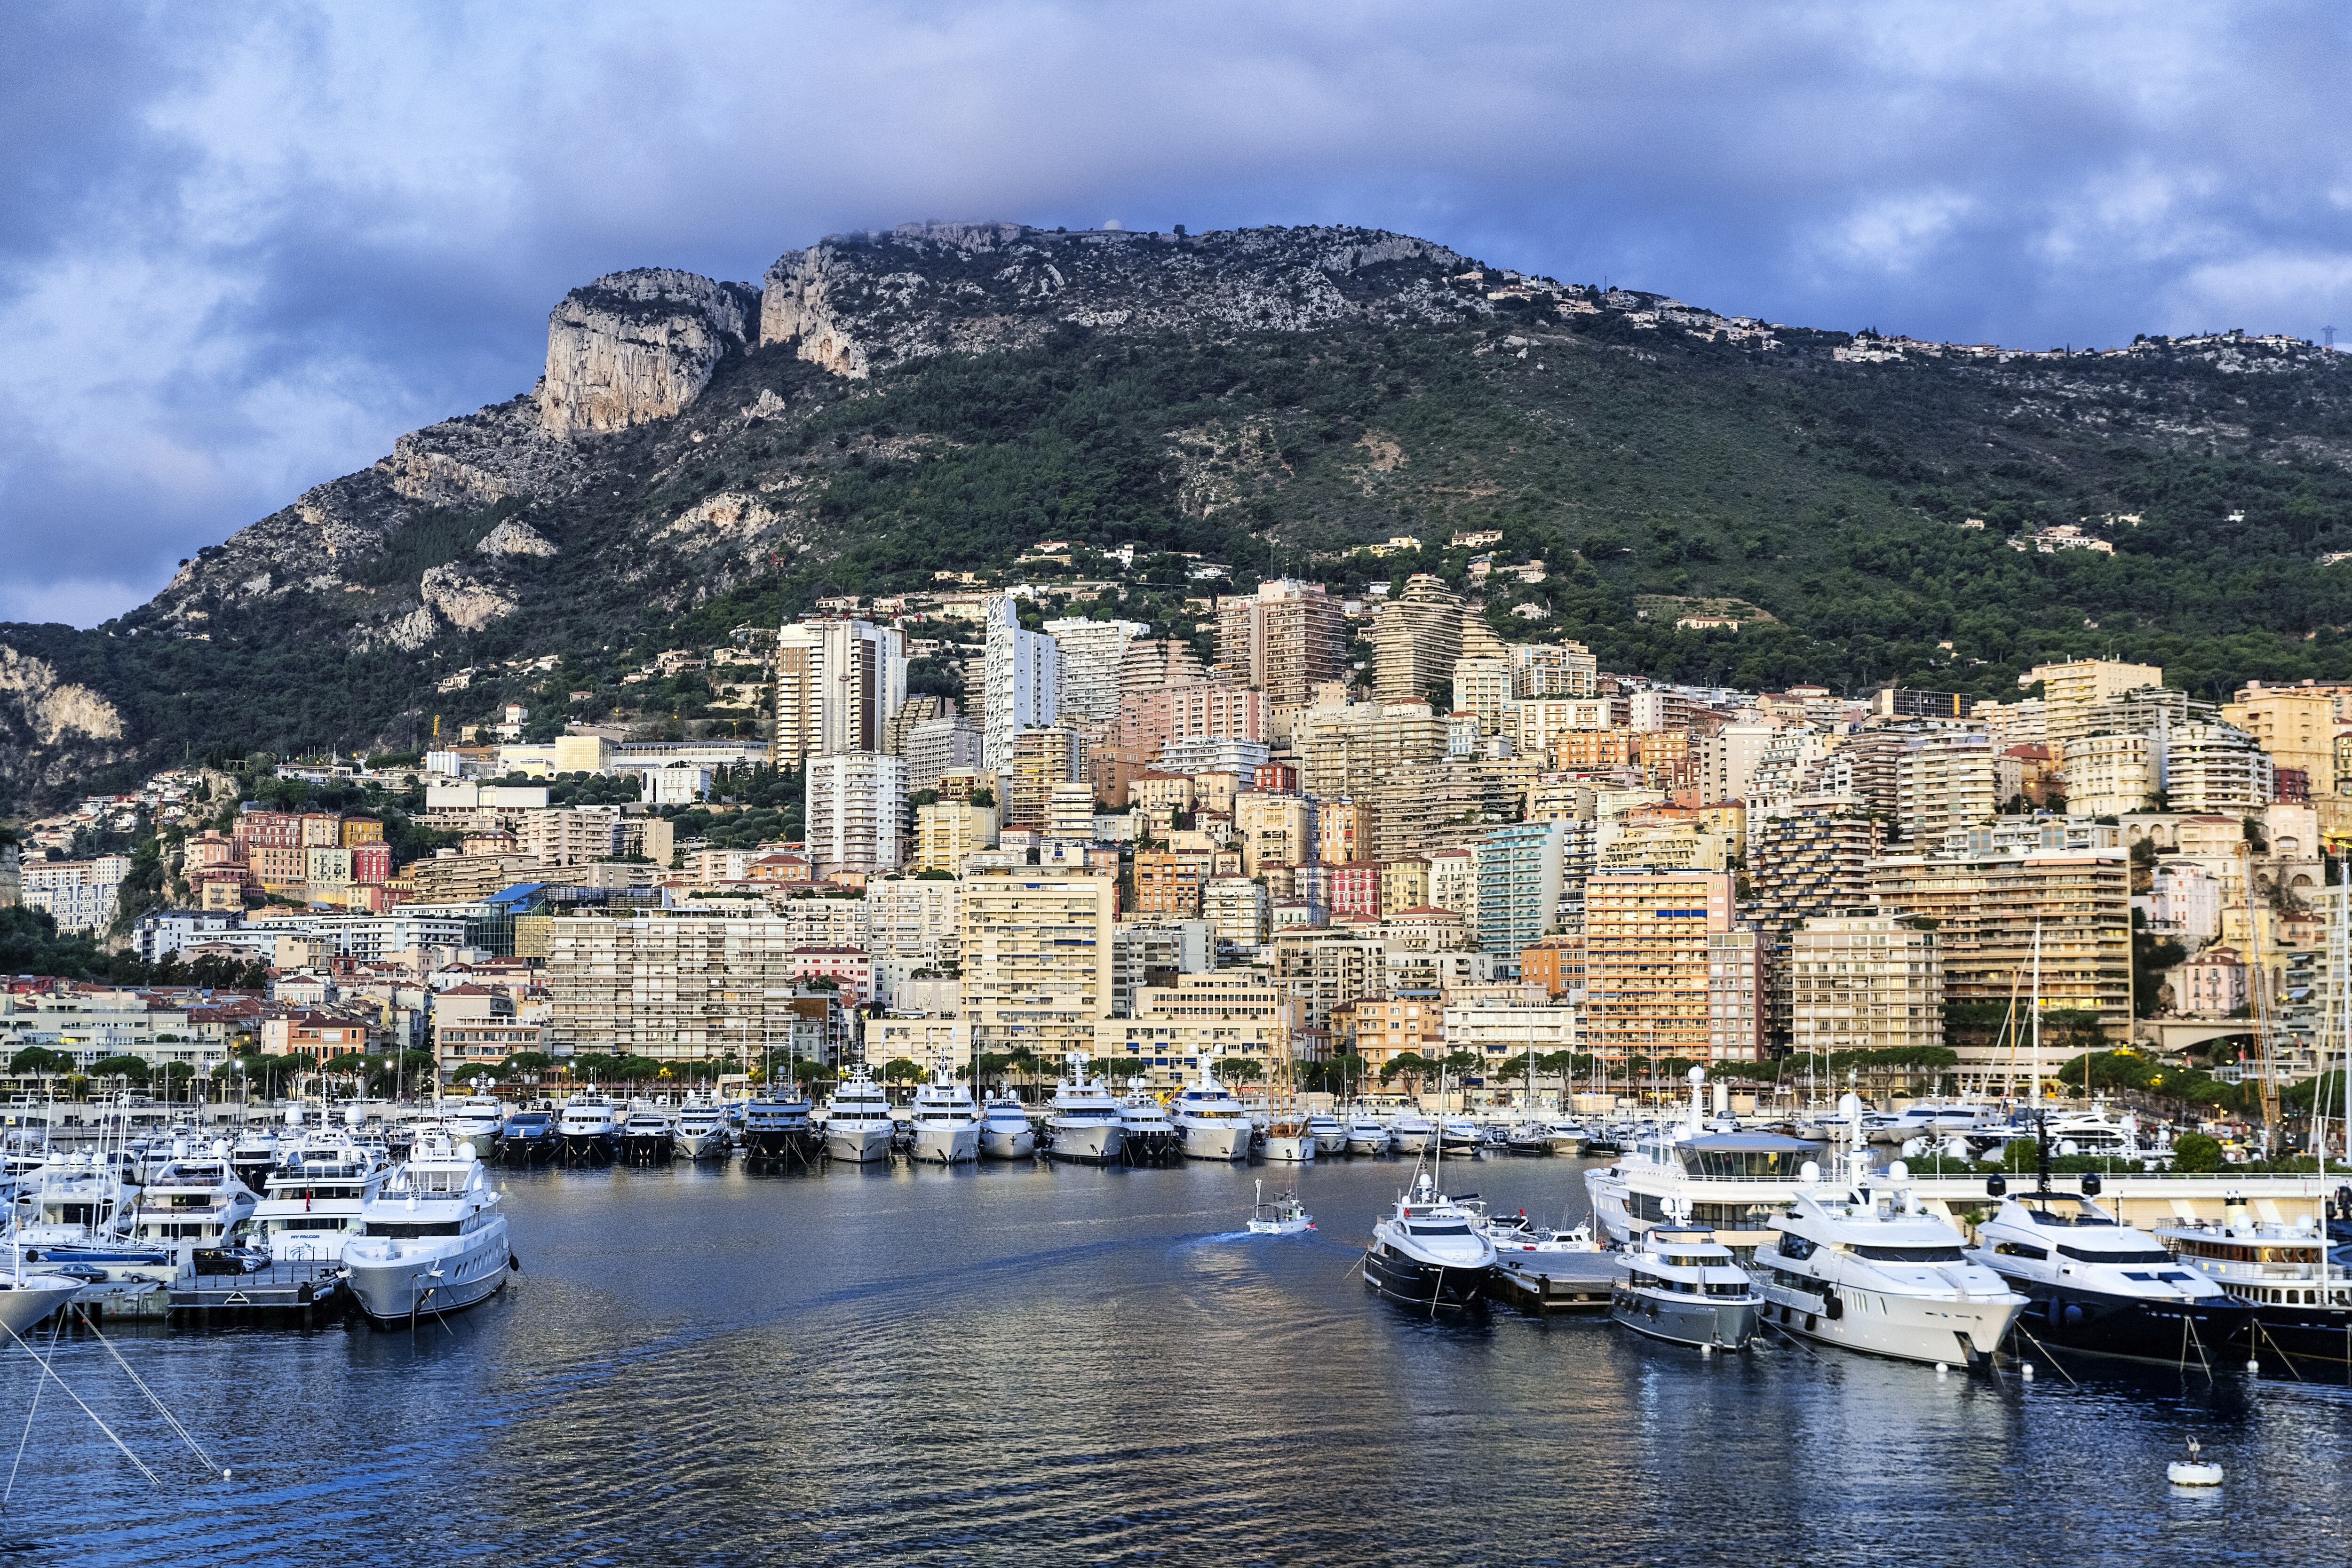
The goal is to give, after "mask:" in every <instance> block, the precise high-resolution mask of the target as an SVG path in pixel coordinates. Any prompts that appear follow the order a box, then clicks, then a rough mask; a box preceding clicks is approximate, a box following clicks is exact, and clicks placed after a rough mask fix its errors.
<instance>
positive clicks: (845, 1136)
mask: <svg viewBox="0 0 2352 1568" xmlns="http://www.w3.org/2000/svg"><path fill="white" fill-rule="evenodd" d="M893 1136H894V1130H893V1129H891V1128H887V1127H864V1126H860V1127H828V1128H826V1129H825V1130H824V1152H825V1153H826V1154H827V1155H829V1156H830V1157H832V1158H833V1159H835V1160H846V1161H848V1162H849V1163H851V1164H853V1165H868V1164H872V1163H874V1162H875V1161H877V1160H887V1159H888V1158H889V1157H890V1140H891V1138H892V1137H893Z"/></svg>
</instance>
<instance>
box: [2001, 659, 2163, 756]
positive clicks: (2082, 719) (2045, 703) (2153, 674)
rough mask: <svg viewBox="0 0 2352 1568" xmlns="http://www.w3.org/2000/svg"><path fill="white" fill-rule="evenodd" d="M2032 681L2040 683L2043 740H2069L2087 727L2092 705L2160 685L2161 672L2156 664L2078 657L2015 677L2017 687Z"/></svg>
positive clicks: (2043, 665)
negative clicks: (2128, 692)
mask: <svg viewBox="0 0 2352 1568" xmlns="http://www.w3.org/2000/svg"><path fill="white" fill-rule="evenodd" d="M2036 681H2040V682H2041V683H2042V732H2043V736H2044V738H2045V739H2047V740H2050V741H2071V740H2073V739H2074V738H2075V737H2076V736H2078V735H2081V734H2083V733H2084V732H2085V731H2086V730H2087V729H2088V728H2089V725H2090V721H2091V719H2092V711H2091V710H2092V707H2093V705H2094V704H2095V703H2099V702H2104V701H2106V700H2109V699H2111V698H2116V697H2121V696H2123V695H2124V694H2125V693H2126V692H2127V691H2135V690H2137V689H2139V688H2141V687H2144V686H2162V685H2163V684H2164V669H2163V667H2162V666H2160V665H2153V664H2125V663H2122V662H2120V661H2118V660H2116V659H2106V658H2082V659H2075V660H2074V661H2073V662H2072V663H2068V664H2041V665H2036V666H2034V667H2033V668H2032V669H2029V670H2027V671H2026V672H2025V673H2024V674H2023V675H2021V676H2019V677H2018V678H2017V684H2018V685H2019V686H2021V687H2027V686H2032V684H2034V682H2036ZM2012 743H2014V742H2012Z"/></svg>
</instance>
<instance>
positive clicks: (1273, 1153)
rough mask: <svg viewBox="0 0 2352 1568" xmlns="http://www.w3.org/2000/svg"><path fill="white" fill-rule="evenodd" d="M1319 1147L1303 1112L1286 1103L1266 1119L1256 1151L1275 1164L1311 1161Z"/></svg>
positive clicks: (1313, 1129)
mask: <svg viewBox="0 0 2352 1568" xmlns="http://www.w3.org/2000/svg"><path fill="white" fill-rule="evenodd" d="M1321 1148H1322V1144H1321V1142H1320V1141H1319V1140H1318V1138H1317V1137H1316V1136H1315V1128H1314V1125H1313V1124H1312V1123H1311V1122H1309V1121H1307V1115H1306V1113H1305V1112H1304V1111H1302V1110H1299V1109H1298V1108H1297V1106H1295V1105H1291V1104H1288V1103H1285V1104H1283V1105H1282V1106H1280V1107H1278V1108H1276V1110H1275V1112H1274V1114H1273V1116H1272V1117H1270V1118H1269V1119H1268V1120H1267V1121H1266V1124H1265V1131H1264V1133H1263V1134H1262V1135H1261V1136H1260V1140H1259V1151H1260V1152H1262V1153H1264V1154H1265V1157H1266V1159H1267V1160H1268V1161H1270V1162H1271V1163H1275V1164H1277V1165H1305V1164H1311V1163H1314V1159H1315V1156H1316V1154H1317V1153H1318V1152H1319V1151H1320V1149H1321Z"/></svg>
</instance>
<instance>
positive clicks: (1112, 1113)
mask: <svg viewBox="0 0 2352 1568" xmlns="http://www.w3.org/2000/svg"><path fill="white" fill-rule="evenodd" d="M1045 1131H1046V1132H1047V1134H1048V1135H1049V1136H1050V1137H1051V1138H1052V1139H1053V1142H1052V1144H1051V1145H1050V1146H1049V1147H1048V1148H1047V1150H1046V1152H1048V1153H1049V1154H1051V1155H1052V1156H1053V1157H1054V1158H1055V1159H1056V1160H1076V1161H1078V1162H1080V1163H1084V1164H1089V1165H1100V1164H1107V1163H1109V1162H1111V1161H1113V1160H1116V1159H1118V1151H1119V1131H1120V1120H1119V1105H1118V1100H1113V1099H1112V1098H1111V1094H1110V1090H1109V1089H1106V1088H1105V1087H1103V1082H1102V1080H1101V1079H1094V1080H1092V1081H1088V1079H1087V1054H1086V1053H1085V1052H1084V1051H1072V1052H1071V1053H1070V1076H1069V1077H1067V1078H1066V1079H1061V1080H1060V1081H1059V1082H1057V1083H1055V1085H1054V1109H1053V1111H1052V1113H1051V1114H1050V1115H1048V1116H1047V1117H1046V1118H1045Z"/></svg>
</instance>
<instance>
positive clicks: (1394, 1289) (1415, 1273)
mask: <svg viewBox="0 0 2352 1568" xmlns="http://www.w3.org/2000/svg"><path fill="white" fill-rule="evenodd" d="M1478 1218H1479V1216H1478V1215H1476V1214H1475V1212H1474V1211H1472V1210H1470V1209H1467V1208H1465V1207H1463V1206H1462V1205H1460V1204H1458V1203H1456V1202H1455V1201H1454V1200H1453V1199H1452V1198H1449V1197H1447V1196H1445V1195H1444V1194H1442V1193H1440V1192H1439V1191H1438V1190H1437V1184H1436V1183H1435V1181H1434V1180H1433V1178H1432V1177H1431V1175H1430V1174H1429V1173H1427V1172H1425V1171H1420V1170H1416V1171H1415V1172H1414V1173H1413V1183H1412V1188H1411V1189H1410V1190H1409V1191H1407V1192H1403V1193H1400V1194H1397V1201H1396V1206H1395V1208H1393V1209H1392V1210H1391V1211H1390V1213H1389V1214H1388V1215H1385V1216H1384V1217H1383V1218H1381V1220H1380V1221H1379V1223H1377V1224H1376V1225H1374V1226H1372V1244H1371V1246H1370V1247H1368V1248H1367V1249H1366V1250H1365V1252H1364V1264H1363V1274H1364V1283H1365V1284H1366V1285H1367V1286H1369V1287H1370V1288H1371V1289H1374V1290H1376V1291H1378V1292H1380V1294H1381V1295H1383V1296H1386V1297H1387V1298H1388V1299H1389V1300H1392V1301H1401V1302H1403V1303H1404V1304H1405V1305H1407V1306H1410V1307H1415V1308H1425V1309H1427V1310H1428V1311H1429V1313H1430V1315H1431V1316H1433V1317H1434V1316H1435V1315H1436V1314H1437V1313H1439V1312H1440V1311H1446V1310H1454V1311H1458V1310H1463V1309H1465V1308H1468V1307H1475V1306H1477V1305H1478V1304H1479V1303H1480V1302H1482V1301H1484V1300H1486V1292H1487V1290H1488V1289H1490V1288H1491V1287H1492V1285H1493V1283H1494V1278H1495V1261H1496V1258H1495V1244H1494V1243H1493V1242H1492V1241H1490V1240H1488V1239H1487V1238H1486V1231H1485V1229H1484V1228H1483V1227H1482V1226H1480V1225H1478V1224H1477V1223H1476V1222H1477V1220H1478Z"/></svg>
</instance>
